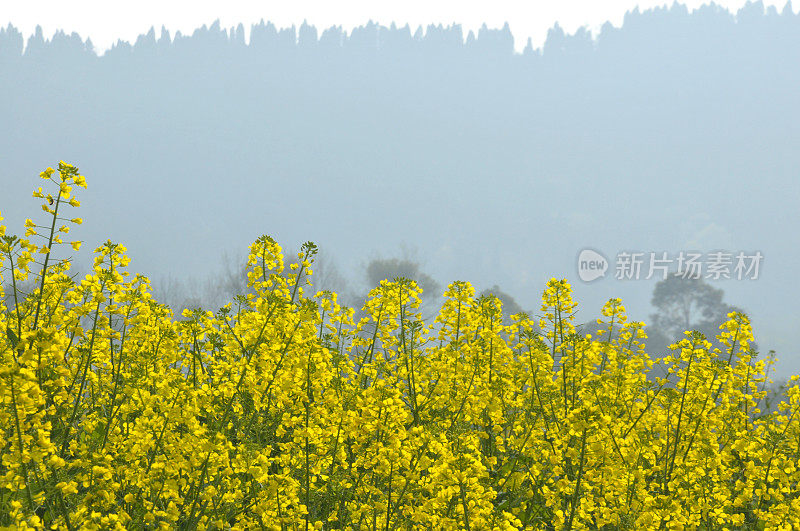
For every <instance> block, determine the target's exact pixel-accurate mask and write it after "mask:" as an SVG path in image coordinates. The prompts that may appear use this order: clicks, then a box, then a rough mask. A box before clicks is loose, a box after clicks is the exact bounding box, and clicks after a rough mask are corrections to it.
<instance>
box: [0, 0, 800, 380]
mask: <svg viewBox="0 0 800 531" xmlns="http://www.w3.org/2000/svg"><path fill="white" fill-rule="evenodd" d="M244 35H245V32H244V28H243V27H241V26H239V27H238V28H233V29H225V28H220V27H219V25H218V24H214V25H212V26H211V27H203V28H201V29H198V30H197V31H195V32H194V33H193V34H192V35H190V36H189V35H180V34H176V35H169V34H168V33H166V32H164V31H162V32H161V33H158V32H156V31H154V30H151V31H150V32H149V33H148V34H147V35H142V36H141V37H140V38H139V39H138V40H137V41H136V42H135V43H134V44H132V45H130V44H126V43H121V44H118V45H117V46H115V47H113V48H112V49H111V50H109V51H107V52H106V53H104V54H103V55H102V56H98V55H97V54H96V53H95V52H94V51H93V48H92V46H91V43H90V42H85V41H83V40H82V39H81V37H80V36H77V35H74V34H73V35H65V34H63V33H58V34H56V35H55V36H54V37H53V38H52V39H50V40H46V39H45V38H44V37H43V36H42V33H41V32H39V33H38V34H37V35H34V36H33V37H31V38H30V39H28V40H27V41H26V40H25V39H23V36H22V35H21V34H20V32H19V31H18V30H16V29H15V28H14V27H11V26H9V27H7V28H5V29H2V30H0V124H2V127H0V209H2V213H3V216H5V217H6V223H7V224H9V228H10V230H11V232H15V231H16V232H20V233H21V232H23V229H22V228H21V227H22V223H23V221H24V219H25V218H26V217H34V216H37V213H36V209H37V208H38V206H37V204H36V202H35V200H33V199H32V198H31V196H30V193H31V189H32V188H33V187H38V186H40V182H39V181H38V177H37V176H38V173H39V172H40V171H41V170H43V169H44V168H45V167H47V166H48V165H55V164H56V163H57V162H58V160H59V159H63V160H65V161H67V162H73V163H75V164H76V165H78V166H79V167H80V169H81V172H82V173H83V174H84V175H85V176H86V178H87V181H88V183H89V189H88V191H86V192H85V193H83V194H82V195H81V196H80V197H81V200H82V203H83V206H82V207H81V209H80V211H81V214H82V216H83V217H84V219H85V224H84V225H83V226H82V227H81V228H80V230H79V231H77V236H78V237H79V238H81V239H84V240H86V244H85V246H86V248H88V249H89V250H91V249H92V248H94V247H96V246H97V245H99V243H100V242H102V241H105V240H106V239H108V238H111V239H112V240H114V241H119V242H122V243H124V244H125V245H126V246H127V247H128V249H129V254H130V255H131V256H132V258H133V261H132V263H131V269H132V270H135V271H141V272H144V273H146V274H148V275H150V276H151V277H152V278H154V279H158V278H161V277H167V276H173V277H183V276H190V277H198V278H200V277H203V276H205V275H209V274H214V273H215V272H216V271H218V270H219V268H220V267H221V263H222V260H221V256H222V254H223V253H228V254H229V255H239V254H243V253H246V249H247V245H248V244H249V243H250V242H252V241H253V240H254V239H255V238H257V237H258V236H259V235H261V234H264V233H266V234H270V235H271V236H273V237H274V238H275V239H276V240H278V241H279V242H280V243H281V244H283V245H284V247H286V248H290V249H297V248H299V246H300V244H301V243H302V242H303V241H306V240H313V241H315V242H317V243H318V244H319V245H320V246H321V247H322V248H323V249H324V250H325V251H326V252H327V253H328V256H329V257H332V260H334V261H335V262H336V264H337V265H338V269H339V270H340V271H341V272H342V273H343V275H344V276H347V277H350V278H354V279H355V278H357V277H359V275H362V273H361V271H362V270H363V266H364V264H365V263H366V262H367V261H368V260H369V259H370V258H372V257H374V256H383V257H389V256H399V255H400V252H401V251H400V249H401V246H402V245H405V246H407V247H409V248H411V249H413V250H415V252H416V256H417V257H418V259H419V260H420V261H421V262H422V263H423V266H424V267H423V268H424V270H425V271H426V272H427V273H428V274H430V275H431V276H432V277H434V278H436V279H437V280H438V281H439V282H440V284H442V285H446V284H447V283H448V282H450V281H452V280H456V279H461V280H469V281H471V282H473V283H474V284H475V285H476V287H477V288H478V291H480V290H482V289H484V288H487V287H490V286H493V285H498V286H500V287H501V288H502V290H503V291H504V292H506V293H510V294H513V296H514V297H515V299H516V301H517V302H518V303H519V304H520V305H521V306H522V307H523V308H526V309H532V310H538V309H539V305H540V303H539V297H540V294H541V291H542V289H543V288H544V284H545V282H546V280H547V279H548V278H550V277H552V276H557V277H567V278H569V279H570V281H572V282H573V286H574V288H575V291H576V298H577V300H578V301H579V303H580V304H581V305H580V308H581V309H582V311H581V314H580V315H579V320H584V321H588V320H589V319H592V318H594V317H596V315H597V313H598V312H599V309H600V308H601V306H602V303H603V302H604V301H605V300H607V299H608V298H609V297H615V296H619V297H621V298H622V299H623V302H625V303H626V305H627V308H628V311H629V314H630V315H631V317H632V318H635V319H640V320H646V319H647V318H648V315H649V314H650V313H652V308H651V307H650V297H651V295H652V290H653V285H654V283H655V280H656V279H655V278H653V279H650V280H644V278H643V277H644V276H646V273H647V271H645V269H646V267H645V268H643V271H642V279H640V280H617V279H616V278H614V273H615V271H614V267H615V264H614V262H615V259H616V257H617V254H618V253H620V252H622V251H627V252H634V251H638V252H643V253H650V252H656V253H658V254H659V255H660V253H662V252H667V253H668V254H669V255H670V256H672V257H674V256H677V255H678V253H679V252H681V251H699V252H703V253H705V252H710V251H715V250H722V251H726V252H730V253H734V254H735V253H738V252H740V251H743V252H745V253H755V252H756V251H759V252H760V253H761V254H762V255H763V257H764V259H763V262H762V263H761V269H760V271H759V278H758V279H757V280H720V281H714V280H709V282H710V283H712V284H713V285H714V286H715V287H721V288H723V289H724V290H725V297H726V300H727V301H729V302H730V303H732V304H735V305H736V306H739V307H742V308H744V309H745V310H747V311H748V313H749V314H750V315H751V317H752V318H753V322H754V327H755V332H756V339H757V340H758V344H759V346H760V347H761V348H762V350H763V351H767V350H769V349H775V350H777V354H778V356H779V358H780V359H781V362H780V364H779V366H778V371H779V373H783V374H787V373H790V372H791V373H797V372H800V347H798V345H800V327H797V326H796V324H795V321H796V318H797V316H798V313H800V312H799V311H798V310H799V309H800V305H799V304H798V301H800V283H799V282H798V281H797V269H798V264H800V249H799V245H798V243H799V242H798V236H797V230H798V227H799V226H800V213H799V211H798V204H800V202H799V200H800V182H798V172H799V171H800V170H799V169H798V168H800V164H798V163H799V162H800V150H798V146H800V103H798V94H800V92H798V89H800V18H798V16H797V15H795V14H794V13H793V11H792V9H791V6H790V5H787V7H786V8H785V9H784V10H783V12H778V11H776V10H774V9H765V8H764V7H763V5H762V4H761V3H756V4H748V5H747V6H745V7H744V8H743V9H741V10H740V11H738V12H737V13H730V12H728V11H727V10H724V9H722V8H720V7H718V6H714V5H710V6H706V7H703V8H701V9H699V10H696V11H693V12H690V11H689V10H687V9H686V8H685V7H683V6H680V5H677V4H676V5H673V6H672V7H669V8H662V9H656V10H649V11H646V12H641V13H640V12H633V13H629V14H628V15H627V16H626V17H625V21H624V24H623V25H622V26H621V27H619V28H615V27H612V26H611V25H606V26H604V27H603V29H602V31H601V32H600V33H599V34H597V35H596V36H592V35H591V34H589V33H588V32H587V31H579V32H577V33H576V34H573V35H567V34H565V33H564V32H563V31H562V30H561V29H560V28H559V27H557V26H556V27H554V28H552V29H551V31H550V32H549V35H548V38H547V41H546V43H545V45H544V46H543V48H542V49H533V48H532V47H530V46H529V47H527V48H526V49H525V51H524V52H523V53H521V54H520V53H515V52H514V41H513V37H512V35H511V32H510V31H509V29H508V27H505V28H503V29H487V28H484V29H482V30H481V31H480V32H478V34H477V35H475V34H472V33H469V34H466V35H465V34H464V32H462V30H461V28H460V27H459V26H450V27H442V26H437V27H428V28H409V27H402V28H397V27H394V26H392V27H385V26H381V25H378V24H374V23H369V24H366V25H364V26H362V27H360V28H357V29H355V30H353V31H352V32H351V33H345V32H344V31H342V30H341V29H340V28H336V27H333V28H324V29H323V28H319V29H318V28H314V27H311V26H308V25H302V26H300V27H299V28H294V27H293V28H276V27H275V26H273V25H272V24H269V23H262V24H259V25H256V26H254V27H253V28H252V29H251V31H250V38H249V42H248V41H246V40H245V38H244ZM587 247H588V248H592V249H595V250H597V251H600V252H601V253H602V254H603V255H604V256H605V257H607V259H608V260H609V263H610V265H609V270H608V271H607V273H606V276H605V278H601V279H598V280H595V281H593V282H590V283H585V282H582V281H581V280H580V279H579V278H578V270H577V263H576V262H577V256H578V253H579V252H580V251H581V250H582V249H584V248H587ZM362 276H363V275H362Z"/></svg>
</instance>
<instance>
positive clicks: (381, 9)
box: [0, 0, 796, 51]
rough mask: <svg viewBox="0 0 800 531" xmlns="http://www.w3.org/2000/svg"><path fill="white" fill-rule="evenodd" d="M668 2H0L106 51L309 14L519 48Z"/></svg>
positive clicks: (4, 15)
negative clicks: (483, 30)
mask: <svg viewBox="0 0 800 531" xmlns="http://www.w3.org/2000/svg"><path fill="white" fill-rule="evenodd" d="M681 3H682V4H684V5H686V6H687V7H689V8H690V9H695V8H697V7H699V6H701V5H703V4H705V3H707V2H703V1H700V0H687V1H684V2H681ZM714 3H715V4H716V5H719V6H723V7H725V8H727V9H729V10H731V11H737V10H738V9H739V8H741V7H742V6H743V5H744V4H745V1H743V0H719V1H717V2H714ZM763 4H764V5H765V6H773V7H775V8H777V10H778V11H781V10H782V9H783V8H784V6H785V4H786V2H785V1H783V0H765V1H764V2H763ZM665 5H667V6H669V5H671V3H670V2H661V1H656V0H645V1H639V2H637V1H635V0H603V1H597V0H540V1H519V0H496V1H492V2H475V1H463V0H447V1H430V0H403V1H391V2H390V1H380V2H376V1H374V0H344V1H337V2H331V1H328V0H281V1H267V2H258V1H253V0H229V1H226V2H210V1H207V0H203V1H195V0H178V1H169V2H164V1H163V0H136V1H132V0H127V1H115V2H109V1H107V0H74V1H69V2H65V1H63V0H4V2H3V6H2V9H0V25H1V26H5V25H7V24H8V23H11V24H13V25H14V26H16V27H17V28H19V29H20V31H22V33H23V34H24V35H25V36H26V37H27V36H29V35H31V34H32V33H33V32H34V30H35V28H36V26H37V25H39V26H41V27H42V29H43V30H44V34H45V36H46V37H49V36H51V35H52V34H53V32H55V31H56V30H57V29H62V30H64V31H65V32H67V33H71V32H73V31H74V32H77V33H79V34H80V35H81V36H82V37H84V38H86V37H89V38H91V40H92V43H93V44H94V46H95V47H96V48H97V49H98V50H100V51H104V50H106V49H108V48H110V47H111V45H112V44H113V43H115V42H116V41H117V40H119V39H121V40H125V41H129V42H133V41H135V40H136V37H137V36H138V35H139V34H144V33H146V32H147V30H148V29H149V28H150V27H151V26H152V27H155V28H156V29H157V30H158V29H160V28H161V27H162V26H165V27H166V28H167V30H168V31H170V32H173V33H174V32H175V31H180V32H182V33H183V34H187V33H189V34H190V33H191V32H192V31H193V30H194V29H196V28H198V27H200V26H202V25H203V24H211V23H212V22H214V21H215V20H217V19H219V21H220V23H221V24H222V26H223V27H234V26H237V25H238V24H240V23H241V24H244V27H245V32H246V33H247V32H249V27H250V26H251V25H252V24H255V23H257V22H259V21H260V20H261V19H264V20H268V21H271V22H272V23H274V24H275V25H277V26H279V27H289V26H292V25H295V26H299V25H300V24H301V23H302V22H303V21H304V20H305V21H307V22H308V23H309V24H312V25H315V26H316V27H318V28H319V27H323V28H326V27H329V26H334V25H335V26H342V27H343V29H345V30H348V31H349V30H351V29H352V28H353V27H355V26H359V25H361V24H364V23H366V22H367V21H369V20H372V21H374V22H377V23H380V24H383V25H386V26H388V25H390V24H391V23H392V22H394V23H396V24H397V25H398V26H402V25H405V24H409V25H410V26H411V27H412V28H415V27H417V26H420V25H421V26H423V27H424V26H427V25H428V24H445V25H449V24H452V23H456V24H460V25H461V26H462V27H463V28H464V30H465V35H466V32H467V31H469V30H473V31H475V32H477V30H478V29H479V28H480V27H481V25H483V24H486V25H487V26H488V27H490V28H499V27H502V26H503V24H504V23H506V22H507V23H508V24H509V27H510V29H511V32H512V33H513V34H514V37H515V44H516V48H517V51H521V50H522V49H523V47H524V46H525V43H526V41H527V39H528V38H530V39H531V40H532V44H533V46H534V47H540V46H541V45H542V44H543V43H544V41H545V38H546V36H547V31H548V30H549V29H550V28H551V27H552V26H553V25H554V24H555V23H558V24H559V25H560V26H561V27H562V28H564V30H565V31H566V32H568V33H574V32H575V31H576V30H577V29H578V28H580V27H586V28H588V29H589V30H591V31H592V32H593V33H595V34H596V33H597V32H598V31H599V29H600V28H601V26H602V25H603V24H604V23H606V22H610V23H611V24H613V25H615V26H619V25H620V24H622V22H623V17H624V15H625V13H626V12H627V11H630V10H633V9H636V8H637V7H638V8H639V9H641V10H646V9H648V8H653V7H660V6H665ZM795 12H796V9H795ZM248 37H249V34H248Z"/></svg>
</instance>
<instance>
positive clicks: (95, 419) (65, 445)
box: [0, 162, 800, 530]
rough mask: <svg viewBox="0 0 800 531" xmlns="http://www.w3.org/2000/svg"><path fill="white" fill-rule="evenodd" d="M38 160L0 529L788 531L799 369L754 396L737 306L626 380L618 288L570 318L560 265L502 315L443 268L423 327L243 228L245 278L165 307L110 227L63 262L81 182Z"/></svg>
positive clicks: (1, 373)
mask: <svg viewBox="0 0 800 531" xmlns="http://www.w3.org/2000/svg"><path fill="white" fill-rule="evenodd" d="M41 177H42V178H43V179H44V180H45V184H46V188H47V189H45V190H43V189H42V188H39V189H37V190H36V191H35V192H34V196H35V197H38V198H41V199H42V210H43V211H44V220H43V221H38V222H34V221H33V220H28V221H27V222H26V223H25V235H24V237H17V236H12V235H11V234H9V233H8V229H7V228H6V227H5V226H2V225H0V280H2V282H0V301H5V302H2V305H0V331H2V333H0V355H1V356H2V358H0V397H2V407H0V429H2V438H1V439H0V526H2V528H4V529H44V528H48V529H50V528H54V529H69V530H74V529H186V530H188V529H220V530H221V529H269V530H310V529H314V530H322V529H325V530H327V529H375V530H377V529H381V530H391V529H402V530H410V529H430V530H447V529H467V530H483V529H490V530H516V529H559V530H561V529H709V530H710V529H782V530H790V529H798V528H800V499H799V498H798V494H800V490H799V489H798V479H800V468H799V467H798V457H800V456H799V454H800V420H799V419H798V409H800V390H798V386H797V378H796V377H795V378H793V379H792V381H791V383H792V385H791V386H790V388H789V390H788V393H787V399H786V401H785V402H783V403H781V404H780V405H779V406H778V407H777V408H776V409H775V410H774V411H772V412H767V411H760V410H759V407H758V405H759V403H761V401H762V399H763V397H764V394H765V391H764V385H765V382H766V380H767V376H766V372H767V369H768V362H765V361H764V360H759V359H758V357H757V353H756V352H754V351H753V350H752V349H751V348H750V343H751V342H752V341H753V335H752V329H751V326H750V322H749V320H748V318H747V317H746V316H745V315H744V314H741V313H731V314H730V315H729V316H728V317H729V320H728V321H727V322H726V323H725V324H724V325H723V326H722V327H721V329H720V332H719V336H718V339H719V342H720V344H722V345H724V347H725V348H724V350H718V349H712V348H711V344H710V343H709V342H708V340H707V338H705V337H703V336H702V335H701V334H699V333H697V332H687V333H686V335H685V337H684V338H683V339H682V340H681V341H680V342H678V343H676V344H675V345H673V346H672V347H671V354H670V355H669V356H667V357H666V358H665V359H663V360H660V361H659V362H658V363H661V364H662V365H663V368H664V374H665V377H663V378H661V377H659V378H652V377H651V378H648V377H647V373H648V371H650V373H651V374H652V372H653V371H651V369H652V367H653V366H654V364H655V363H656V362H655V361H654V360H652V359H650V358H649V356H648V355H647V354H646V353H645V350H644V342H645V340H646V334H645V327H644V324H643V323H640V322H629V321H628V319H627V316H626V313H625V308H624V306H623V305H622V303H621V301H620V300H618V299H611V300H609V301H608V303H607V304H606V305H605V307H604V308H603V311H602V318H601V319H600V321H599V322H600V324H602V327H603V328H604V330H601V332H602V333H600V334H598V335H597V337H591V336H589V335H581V334H579V333H577V332H576V326H575V311H576V303H575V302H574V301H573V300H572V295H571V287H570V285H569V284H568V283H567V282H566V281H565V280H557V279H552V280H551V281H550V282H548V283H547V286H546V288H545V289H544V292H543V295H542V307H541V317H540V318H536V319H533V318H532V317H530V316H528V315H525V314H519V315H516V316H513V317H512V319H511V321H510V322H504V321H503V319H502V309H501V306H500V301H499V300H498V299H496V298H494V297H485V296H484V297H477V298H476V296H475V290H474V288H473V287H472V286H471V285H470V284H469V283H467V282H460V281H459V282H453V283H452V284H450V285H449V286H448V288H447V290H446V292H445V298H446V301H445V303H444V304H443V306H442V307H441V310H440V311H439V313H438V315H437V316H436V317H435V319H434V321H433V322H430V323H425V322H423V319H422V317H421V315H420V312H419V305H420V293H421V290H420V288H419V286H418V285H417V284H416V283H415V282H413V281H412V280H409V279H405V278H397V279H394V280H393V281H388V280H387V281H384V282H382V283H381V284H380V285H379V286H376V287H375V288H374V289H373V290H372V291H371V293H370V294H369V297H368V299H367V300H366V302H365V304H364V308H363V310H364V315H365V317H363V318H361V319H360V320H358V321H356V319H355V317H354V316H355V312H354V310H353V309H351V308H346V307H343V306H342V305H340V304H339V303H338V302H337V296H336V294H335V293H331V292H326V291H323V292H318V293H315V292H314V290H313V271H312V266H313V261H314V255H315V252H316V247H315V246H314V245H313V244H312V243H307V244H305V245H304V246H303V248H302V251H301V252H300V254H299V257H298V258H299V263H297V264H295V265H293V266H291V267H289V268H287V269H288V270H287V271H284V256H283V254H282V249H281V246H280V245H278V243H277V242H275V241H274V240H273V239H272V238H270V237H268V236H263V237H261V238H259V239H258V240H257V241H255V242H254V243H253V244H252V246H251V247H250V253H249V258H248V262H247V267H248V271H247V275H248V280H249V286H250V293H249V294H248V295H245V296H239V297H237V298H236V299H235V300H234V301H232V302H231V303H230V304H228V305H227V306H225V307H223V308H221V309H220V310H219V311H217V312H216V313H212V312H210V311H205V310H202V309H194V310H185V311H184V312H183V314H182V315H181V316H180V318H178V317H177V316H175V315H173V313H172V311H171V310H170V309H169V308H168V307H166V306H164V305H161V304H159V303H158V302H157V301H156V300H154V299H153V297H152V294H151V287H150V283H149V281H148V279H147V278H145V277H143V276H141V275H134V274H132V273H130V272H129V271H128V270H127V266H128V262H129V259H128V257H127V256H126V254H125V253H126V249H125V247H124V246H123V245H122V244H119V243H112V242H110V241H109V242H106V243H105V244H103V245H101V246H100V247H98V248H97V249H96V250H95V258H94V264H93V268H92V270H91V272H90V273H89V274H88V275H86V276H85V277H84V278H75V277H73V276H71V274H70V261H69V260H68V259H66V258H63V256H64V255H65V254H68V253H64V252H63V250H66V251H67V252H69V251H70V249H76V250H77V249H78V248H79V247H80V242H71V241H67V240H68V236H69V230H70V227H71V226H72V225H74V224H78V223H81V219H80V218H77V217H74V218H73V217H71V216H72V214H65V211H67V212H69V211H70V210H71V209H74V208H77V207H79V206H80V202H79V201H78V199H77V198H76V197H75V196H74V195H73V190H75V189H79V188H81V187H85V186H86V181H85V179H84V177H83V176H82V175H80V173H79V171H78V168H76V167H75V166H72V165H70V164H66V163H64V162H61V163H60V164H59V165H58V168H57V169H53V168H48V169H47V170H45V171H44V172H42V174H41ZM1 219H2V218H0V220H1ZM59 257H62V258H59ZM23 283H24V285H26V286H33V288H32V289H29V290H23V288H22V286H23Z"/></svg>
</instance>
